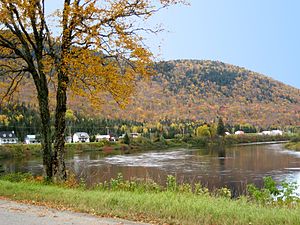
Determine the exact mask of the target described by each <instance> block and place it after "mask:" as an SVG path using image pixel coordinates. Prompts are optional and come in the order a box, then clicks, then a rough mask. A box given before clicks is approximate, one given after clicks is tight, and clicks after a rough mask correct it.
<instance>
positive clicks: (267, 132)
mask: <svg viewBox="0 0 300 225" xmlns="http://www.w3.org/2000/svg"><path fill="white" fill-rule="evenodd" d="M261 133H262V134H263V135H270V136H277V135H280V136H281V135H283V131H281V130H271V131H270V130H265V131H263V132H261Z"/></svg>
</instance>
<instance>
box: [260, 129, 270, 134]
mask: <svg viewBox="0 0 300 225" xmlns="http://www.w3.org/2000/svg"><path fill="white" fill-rule="evenodd" d="M261 133H262V135H271V131H269V130H264V131H263V132H261Z"/></svg>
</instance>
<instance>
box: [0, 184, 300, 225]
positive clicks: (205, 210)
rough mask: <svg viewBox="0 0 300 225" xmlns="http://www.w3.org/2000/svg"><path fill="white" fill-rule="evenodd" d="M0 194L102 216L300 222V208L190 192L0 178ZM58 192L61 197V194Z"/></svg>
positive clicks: (159, 220) (172, 220) (191, 221)
mask: <svg viewBox="0 0 300 225" xmlns="http://www.w3.org/2000/svg"><path fill="white" fill-rule="evenodd" d="M0 195H1V196H5V197H8V198H11V199H15V200H26V201H28V200H29V201H32V202H35V203H39V204H45V205H50V206H54V207H57V206H59V207H63V208H68V209H72V210H75V211H80V212H87V213H92V214H96V215H100V216H107V215H109V216H117V217H121V218H127V219H132V220H139V221H148V222H151V223H160V224H161V223H168V224H189V225H192V224H230V225H231V224H260V225H262V224H300V209H299V208H298V207H296V208H291V209H289V208H284V207H271V206H263V205H259V204H254V203H249V202H247V201H246V199H239V200H231V199H229V198H222V197H212V196H209V195H195V194H191V193H177V192H172V191H163V192H139V191H135V192H130V191H120V190H84V189H80V188H77V189H76V188H75V189H71V188H66V187H59V186H54V185H44V184H41V183H36V182H20V183H14V182H9V181H4V180H0ZM58 196H59V197H58Z"/></svg>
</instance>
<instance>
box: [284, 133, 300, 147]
mask: <svg viewBox="0 0 300 225" xmlns="http://www.w3.org/2000/svg"><path fill="white" fill-rule="evenodd" d="M285 147H286V148H287V149H290V150H294V151H300V134H298V135H297V136H295V137H293V138H291V140H290V142H289V143H287V144H286V145H285Z"/></svg>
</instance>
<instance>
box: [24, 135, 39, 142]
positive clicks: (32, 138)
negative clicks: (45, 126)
mask: <svg viewBox="0 0 300 225" xmlns="http://www.w3.org/2000/svg"><path fill="white" fill-rule="evenodd" d="M24 141H25V144H37V143H40V141H39V140H37V138H36V135H33V134H28V135H26V137H25V139H24Z"/></svg>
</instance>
